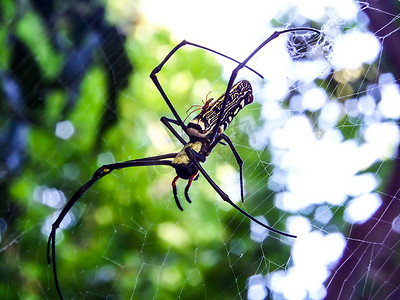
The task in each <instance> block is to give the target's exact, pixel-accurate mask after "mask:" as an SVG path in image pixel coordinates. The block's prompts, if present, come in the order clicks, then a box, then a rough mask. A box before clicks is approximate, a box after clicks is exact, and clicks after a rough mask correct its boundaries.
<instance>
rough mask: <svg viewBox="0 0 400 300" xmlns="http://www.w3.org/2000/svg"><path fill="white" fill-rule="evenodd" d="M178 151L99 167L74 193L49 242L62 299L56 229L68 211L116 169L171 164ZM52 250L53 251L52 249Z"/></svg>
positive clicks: (53, 229) (51, 260)
mask: <svg viewBox="0 0 400 300" xmlns="http://www.w3.org/2000/svg"><path fill="white" fill-rule="evenodd" d="M176 155H177V153H169V154H163V155H158V156H152V157H147V158H141V159H135V160H128V161H125V162H120V163H113V164H109V165H104V166H101V167H100V168H98V169H97V170H96V171H95V172H94V174H93V177H92V178H91V179H90V180H89V181H88V182H86V183H85V184H84V185H83V186H82V187H81V188H80V189H79V190H78V191H76V192H75V194H73V196H72V197H71V199H70V200H69V201H68V202H67V204H66V205H65V206H64V208H63V209H62V210H61V212H60V214H59V215H58V217H57V219H56V221H55V222H54V223H53V224H52V228H51V232H50V235H49V239H48V242H47V262H48V264H52V265H53V275H54V282H55V285H56V289H57V293H58V296H59V297H60V299H63V296H62V293H61V288H60V284H59V282H58V277H57V267H56V231H57V228H59V226H60V224H61V222H62V221H63V220H64V218H65V216H66V215H67V213H68V212H69V211H70V210H71V208H72V207H73V206H74V204H75V203H76V202H77V201H78V200H79V199H80V198H81V197H82V196H83V194H85V192H86V191H87V190H88V189H89V188H90V187H91V186H92V185H93V184H94V183H95V182H96V181H98V180H99V179H101V178H102V177H104V176H106V175H108V174H110V173H111V172H112V171H114V170H118V169H124V168H130V167H140V166H160V165H164V166H171V162H172V161H171V160H166V158H174V157H175V156H176ZM50 250H51V251H50Z"/></svg>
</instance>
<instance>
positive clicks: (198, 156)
mask: <svg viewBox="0 0 400 300" xmlns="http://www.w3.org/2000/svg"><path fill="white" fill-rule="evenodd" d="M300 30H301V31H311V32H314V33H317V34H319V33H320V32H319V31H318V30H317V29H313V28H303V27H301V28H291V29H285V30H281V31H275V32H274V33H273V34H272V35H271V36H270V37H268V38H267V39H266V40H265V41H263V42H262V43H261V44H260V45H259V46H258V47H257V48H256V49H255V50H254V51H253V52H252V53H251V54H250V55H249V56H248V57H247V58H246V59H245V60H243V61H242V62H240V61H238V60H235V59H233V58H231V57H229V56H227V55H225V54H222V53H220V52H217V51H215V50H212V49H210V48H207V47H204V46H201V45H198V44H194V43H191V42H188V41H186V40H183V41H182V42H181V43H179V44H178V45H176V46H175V47H174V48H173V49H172V50H171V51H170V52H169V53H168V55H167V56H166V57H165V58H164V60H163V61H161V63H160V64H159V65H158V66H157V67H156V68H154V70H153V71H152V72H151V74H150V78H151V79H152V81H153V83H154V85H155V86H156V88H157V89H158V91H159V93H160V94H161V96H162V98H163V99H164V101H165V103H166V104H167V105H168V107H169V109H170V110H171V112H172V114H173V116H174V119H171V118H167V117H161V122H162V123H163V124H164V125H165V126H166V127H167V128H168V129H169V131H170V132H171V133H172V134H173V135H174V136H175V137H176V138H177V139H178V140H179V141H180V142H181V143H182V144H183V148H182V150H181V151H180V152H177V153H168V154H163V155H158V156H152V157H146V158H140V159H134V160H128V161H125V162H118V163H112V164H108V165H103V166H101V167H100V168H98V169H97V170H96V171H95V172H94V175H93V177H92V178H91V179H90V180H89V181H88V182H86V183H85V184H84V185H83V186H82V187H81V188H80V189H79V190H78V191H76V192H75V194H73V196H72V197H71V199H70V200H69V201H68V202H67V204H66V205H65V207H64V208H63V209H62V211H61V212H60V214H59V215H58V217H57V219H56V221H55V222H54V223H53V224H52V229H51V232H50V235H49V239H48V243H47V261H48V264H52V265H53V275H54V282H55V286H56V289H57V293H58V296H59V297H60V299H63V296H62V293H61V288H60V284H59V281H58V277H57V268H56V249H55V239H56V230H57V228H58V227H59V226H60V224H61V222H62V221H63V219H64V217H65V216H66V214H67V213H68V212H69V211H70V209H71V208H72V207H73V206H74V204H75V203H76V202H77V201H78V200H79V199H80V198H81V197H82V195H83V194H84V193H85V192H86V191H87V190H88V189H89V188H90V187H91V186H92V185H93V184H94V183H95V182H96V181H98V180H99V179H101V178H102V177H104V176H106V175H107V174H110V173H111V172H112V171H114V170H119V169H124V168H130V167H139V166H169V167H172V168H174V169H175V171H176V176H175V178H174V179H173V181H172V191H173V195H174V199H175V203H176V205H177V207H178V209H179V210H181V211H183V208H182V205H181V203H180V201H179V199H178V194H177V189H176V181H177V180H178V179H179V178H181V179H185V180H188V183H187V185H186V188H185V191H184V195H185V199H186V201H187V202H188V203H191V202H192V201H191V200H190V198H189V188H190V186H191V184H192V182H193V180H197V178H198V177H199V173H201V174H202V175H203V176H204V178H205V179H206V180H207V181H208V183H209V184H210V185H211V187H212V188H213V189H214V190H215V191H216V192H217V194H218V195H219V196H220V197H221V198H222V200H224V201H226V202H228V203H229V204H230V205H231V206H233V207H234V208H235V209H236V210H238V211H239V212H240V213H242V214H243V215H244V216H246V217H247V218H249V219H251V220H252V221H253V222H255V223H257V224H259V225H260V226H263V227H265V228H267V229H268V230H271V231H273V232H275V233H278V234H281V235H283V236H287V237H291V238H296V236H295V235H292V234H288V233H285V232H282V231H280V230H277V229H275V228H272V227H270V226H268V225H266V224H264V223H262V222H261V221H258V220H257V219H255V218H254V217H252V216H251V215H250V214H248V213H247V212H245V211H244V210H243V209H241V208H240V207H239V206H237V205H236V204H235V203H234V202H232V200H231V199H230V198H229V196H228V195H227V194H226V193H225V192H224V191H223V190H222V189H221V188H220V187H219V186H218V185H217V184H216V183H215V182H214V180H213V179H212V178H211V177H210V176H209V175H208V173H207V172H206V171H205V170H204V169H203V167H202V166H201V164H200V163H204V162H205V160H206V158H207V156H208V155H209V154H210V153H211V151H212V150H213V149H214V147H215V146H216V145H217V144H219V143H221V144H223V145H228V146H229V147H230V149H231V151H232V153H233V155H234V157H235V159H236V162H237V164H238V166H239V174H240V197H241V201H242V202H243V201H244V192H243V161H242V159H241V158H240V155H239V153H238V152H237V150H236V149H235V147H234V145H233V143H232V142H231V140H230V139H229V137H228V136H227V135H225V134H224V133H223V132H224V131H225V129H226V128H227V127H228V125H229V124H230V123H231V122H232V120H233V118H234V117H235V116H236V115H237V114H238V112H239V111H240V110H241V109H242V108H243V107H244V106H246V105H248V104H250V103H252V102H253V92H252V87H251V84H250V82H248V81H247V80H242V81H239V82H237V83H236V84H234V82H235V79H236V77H237V74H238V72H239V71H240V70H241V69H242V68H248V69H249V70H251V71H252V72H254V73H256V74H257V75H258V76H260V77H261V78H263V77H262V75H260V74H259V73H258V72H256V71H255V70H253V69H251V68H249V67H248V66H246V64H247V62H248V61H249V60H250V59H251V58H252V57H253V56H254V55H255V54H256V53H257V52H258V51H260V49H261V48H263V47H264V46H265V45H266V44H268V43H269V42H270V41H272V40H273V39H276V38H277V37H279V36H280V35H281V34H284V33H287V32H292V31H300ZM186 45H189V46H192V47H197V48H200V49H203V50H206V51H209V52H212V53H214V54H217V55H220V56H222V57H225V58H227V59H229V60H232V61H234V62H236V63H237V64H238V65H237V67H236V68H235V69H234V70H233V71H232V73H231V76H230V78H229V81H228V85H227V88H226V91H225V93H224V94H222V95H221V96H220V97H219V98H218V99H216V100H214V99H213V98H211V99H206V102H203V104H204V105H203V106H202V107H201V112H200V113H199V114H198V115H197V116H196V117H194V118H193V119H192V120H191V121H190V122H189V123H188V124H187V125H185V124H184V122H183V121H182V119H181V118H180V116H179V114H178V113H177V111H176V110H175V108H174V106H173V105H172V103H171V101H170V100H169V98H168V96H167V94H166V93H165V92H164V90H163V88H162V86H161V84H160V82H159V81H158V78H157V73H159V72H160V71H161V69H162V68H163V66H164V65H165V64H166V63H167V61H168V60H169V59H170V58H171V57H172V55H174V54H175V52H176V51H178V49H180V48H181V47H183V46H186ZM173 125H175V126H176V125H177V126H179V127H180V128H181V129H182V130H183V132H185V133H186V135H187V137H188V139H189V141H186V140H185V138H184V137H182V136H181V135H180V134H179V133H178V132H177V131H176V130H175V128H174V127H173Z"/></svg>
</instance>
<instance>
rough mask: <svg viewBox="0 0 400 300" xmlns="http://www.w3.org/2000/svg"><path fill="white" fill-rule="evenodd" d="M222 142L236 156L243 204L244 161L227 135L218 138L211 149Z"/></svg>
mask: <svg viewBox="0 0 400 300" xmlns="http://www.w3.org/2000/svg"><path fill="white" fill-rule="evenodd" d="M221 140H224V141H225V142H226V143H227V144H228V146H229V147H230V148H231V150H232V153H233V155H234V156H235V159H236V162H237V164H238V166H239V176H240V198H241V201H242V203H243V202H244V188H243V160H242V158H241V157H240V155H239V153H238V152H237V150H236V148H235V146H233V144H232V141H231V139H230V138H229V137H228V136H227V135H225V134H223V133H222V134H221V135H219V136H218V137H217V139H216V140H215V141H214V142H213V143H212V145H211V149H212V148H214V146H215V145H216V144H218V143H221Z"/></svg>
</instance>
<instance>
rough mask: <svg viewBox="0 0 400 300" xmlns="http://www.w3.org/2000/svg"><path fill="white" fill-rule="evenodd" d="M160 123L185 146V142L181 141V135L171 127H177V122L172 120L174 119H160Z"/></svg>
mask: <svg viewBox="0 0 400 300" xmlns="http://www.w3.org/2000/svg"><path fill="white" fill-rule="evenodd" d="M160 121H161V122H162V123H163V124H164V125H165V127H167V128H168V129H169V131H171V133H172V134H173V135H174V136H175V137H176V138H177V139H178V140H179V141H180V142H181V143H182V144H183V145H186V144H187V142H186V141H185V140H184V139H183V137H181V135H180V134H179V133H178V132H177V131H176V130H175V128H174V127H172V125H171V123H172V124H176V125H179V123H178V121H176V120H174V119H170V118H167V117H161V119H160Z"/></svg>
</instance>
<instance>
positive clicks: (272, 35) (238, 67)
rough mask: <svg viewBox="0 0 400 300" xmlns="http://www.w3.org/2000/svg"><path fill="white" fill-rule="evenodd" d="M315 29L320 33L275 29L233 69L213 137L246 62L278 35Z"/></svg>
mask: <svg viewBox="0 0 400 300" xmlns="http://www.w3.org/2000/svg"><path fill="white" fill-rule="evenodd" d="M304 30H306V31H313V32H315V33H317V34H320V32H319V30H317V29H314V28H304V27H299V28H290V29H285V30H281V31H275V32H274V33H273V34H271V35H270V36H269V37H268V38H267V39H266V40H265V41H264V42H262V43H261V44H260V45H259V46H258V47H257V48H256V49H255V50H254V51H253V52H252V53H251V54H250V55H249V56H248V57H247V58H246V59H245V60H243V61H242V62H241V63H240V64H239V65H238V66H237V67H236V68H235V69H234V70H233V71H232V74H231V77H230V78H229V82H228V85H227V87H226V92H225V98H224V102H223V103H222V107H221V112H220V115H219V118H218V120H217V123H216V126H215V129H214V134H213V135H212V137H213V139H215V138H216V137H217V135H218V130H219V128H220V126H221V122H222V118H223V116H224V112H225V107H226V103H227V102H228V99H229V93H230V91H231V89H232V86H233V83H234V82H235V79H236V77H237V74H238V72H239V71H240V70H241V69H243V68H245V67H247V66H246V64H247V63H248V62H249V60H250V59H251V58H252V57H253V56H254V55H256V53H257V52H258V51H260V50H261V49H262V48H263V47H264V46H265V45H266V44H268V43H269V42H271V41H272V40H274V39H276V38H277V37H279V36H280V35H281V34H284V33H287V32H292V31H304Z"/></svg>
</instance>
